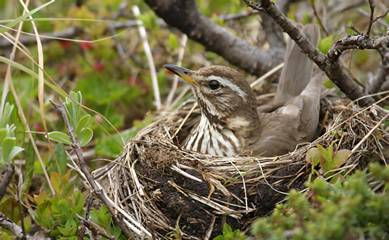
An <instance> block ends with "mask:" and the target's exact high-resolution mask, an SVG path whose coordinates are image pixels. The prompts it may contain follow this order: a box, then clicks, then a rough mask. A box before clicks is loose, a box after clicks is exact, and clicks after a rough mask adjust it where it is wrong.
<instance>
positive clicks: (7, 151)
mask: <svg viewBox="0 0 389 240" xmlns="http://www.w3.org/2000/svg"><path fill="white" fill-rule="evenodd" d="M13 110H14V106H13V105H11V104H9V103H6V104H5V106H4V109H3V112H2V113H1V116H0V143H1V145H0V153H1V158H0V168H2V167H4V166H5V165H7V164H9V163H11V161H12V159H14V158H15V157H16V156H17V155H18V154H19V153H21V152H22V151H23V148H22V147H20V146H18V145H17V144H16V137H15V129H16V127H15V125H14V124H12V123H10V119H11V114H12V112H13Z"/></svg>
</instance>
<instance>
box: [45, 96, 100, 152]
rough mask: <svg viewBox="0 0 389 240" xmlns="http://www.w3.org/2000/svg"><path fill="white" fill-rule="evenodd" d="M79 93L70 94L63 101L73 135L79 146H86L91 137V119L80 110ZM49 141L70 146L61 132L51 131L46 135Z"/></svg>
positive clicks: (64, 134) (68, 138)
mask: <svg viewBox="0 0 389 240" xmlns="http://www.w3.org/2000/svg"><path fill="white" fill-rule="evenodd" d="M81 104H82V94H81V92H70V94H69V97H66V99H65V103H64V105H65V108H66V113H67V115H68V118H69V121H70V125H71V126H72V128H73V129H74V132H75V135H76V137H77V138H78V140H79V141H80V145H81V147H82V146H85V145H87V144H88V143H89V142H90V141H91V140H92V137H93V130H92V117H91V115H89V114H87V113H85V111H84V110H83V109H82V107H81V106H82V105H81ZM48 137H49V139H50V140H52V141H55V142H58V143H63V144H67V145H70V144H72V142H71V140H70V137H69V135H68V134H67V133H65V132H62V131H52V132H49V133H48Z"/></svg>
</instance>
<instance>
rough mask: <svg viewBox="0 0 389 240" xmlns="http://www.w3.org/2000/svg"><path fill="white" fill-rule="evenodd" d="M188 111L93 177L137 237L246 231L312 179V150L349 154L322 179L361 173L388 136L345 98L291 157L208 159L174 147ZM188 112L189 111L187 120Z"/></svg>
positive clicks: (378, 121)
mask: <svg viewBox="0 0 389 240" xmlns="http://www.w3.org/2000/svg"><path fill="white" fill-rule="evenodd" d="M386 95H387V93H386ZM387 98H389V95H387V96H386V97H384V98H382V99H381V100H380V101H384V100H385V99H387ZM192 106H193V102H190V101H189V102H187V103H184V104H183V105H182V106H181V107H179V108H178V109H177V110H176V111H174V112H172V113H170V114H168V115H166V114H165V115H164V116H161V117H159V118H158V119H157V120H156V121H155V122H154V123H153V124H151V125H150V126H148V127H146V128H144V129H143V130H142V131H141V132H139V134H138V135H137V137H136V138H135V139H133V140H132V141H131V142H129V143H128V144H127V146H126V147H125V149H124V151H123V154H122V156H120V157H119V158H118V159H116V160H115V161H113V162H112V163H111V164H109V165H107V166H105V167H103V168H100V169H97V170H96V171H95V172H94V175H95V176H96V178H97V179H98V181H99V182H100V184H101V185H102V187H103V189H104V191H105V192H106V193H107V195H108V196H109V197H110V198H111V199H112V200H113V201H114V202H115V206H116V207H117V209H120V210H121V211H125V212H126V213H127V214H128V215H130V216H131V217H132V218H133V219H136V221H137V223H138V224H139V225H141V226H142V227H143V228H144V229H147V233H145V232H142V231H140V232H142V233H141V234H140V235H138V236H142V235H143V236H147V235H148V234H153V235H155V236H157V237H158V238H165V237H166V236H167V235H166V234H167V233H169V232H175V233H176V234H177V233H179V234H181V235H182V236H184V238H193V239H204V236H206V235H207V236H208V237H209V236H211V235H210V234H209V233H210V232H217V231H220V228H221V226H222V224H223V223H224V222H226V221H227V222H229V223H230V224H232V225H234V226H237V227H244V226H246V225H247V224H249V223H250V222H251V220H252V219H253V218H255V217H257V216H260V215H263V214H266V213H268V212H269V211H271V210H272V209H273V207H274V205H275V204H276V203H278V202H279V201H281V200H282V199H284V197H285V195H287V192H288V190H290V189H291V188H296V189H299V190H302V191H303V190H304V189H305V185H304V183H305V182H306V180H307V178H308V176H309V175H310V174H311V167H310V164H309V163H308V162H307V161H306V152H307V150H308V149H310V148H312V147H314V146H317V145H322V146H329V145H330V144H333V146H334V149H349V150H352V154H351V156H350V157H349V158H348V159H347V160H346V161H345V162H344V164H343V165H342V166H340V167H339V168H337V169H333V170H331V174H330V175H326V176H327V178H328V179H331V178H333V177H335V176H338V175H348V174H350V173H351V172H353V171H354V170H355V169H363V168H364V167H366V165H367V163H368V162H369V161H372V160H379V161H382V162H383V163H384V164H386V162H385V158H384V155H383V153H382V150H383V144H388V141H387V137H388V133H387V132H385V129H384V128H383V125H382V122H383V120H384V119H386V118H387V117H388V112H387V111H385V110H383V109H382V108H380V107H379V106H377V105H376V104H374V105H371V106H369V107H366V108H360V107H358V106H357V105H356V104H354V103H352V102H349V101H347V100H342V99H338V98H331V97H328V98H325V100H322V121H321V129H322V134H321V136H320V137H319V138H317V139H316V140H315V141H314V142H312V143H306V144H301V145H300V146H298V147H297V148H296V149H295V151H293V152H291V153H289V154H285V155H282V156H277V157H267V158H255V157H249V156H239V157H228V158H227V157H211V156H208V155H204V154H199V153H196V152H189V151H184V150H182V149H181V148H180V147H179V143H177V140H179V139H180V136H179V135H180V134H181V133H182V134H185V132H184V131H185V130H186V127H185V124H183V123H182V122H183V121H185V122H190V118H191V117H193V115H195V114H196V113H197V112H198V111H197V110H196V109H195V110H193V109H192ZM189 112H193V113H192V115H190V116H189V117H188V113H189ZM178 128H180V131H179V132H178V134H177V129H178ZM175 135H177V136H175ZM173 136H174V137H173ZM385 138H386V139H385ZM123 218H124V219H125V218H126V217H125V216H123ZM215 219H216V220H215ZM177 226H179V227H177ZM132 227H136V226H135V225H133V226H132ZM137 229H139V228H137ZM206 233H207V234H206Z"/></svg>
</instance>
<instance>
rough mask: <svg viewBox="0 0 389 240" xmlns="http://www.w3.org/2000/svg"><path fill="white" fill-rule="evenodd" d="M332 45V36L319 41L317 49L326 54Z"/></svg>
mask: <svg viewBox="0 0 389 240" xmlns="http://www.w3.org/2000/svg"><path fill="white" fill-rule="evenodd" d="M333 44H334V36H332V35H330V36H328V37H325V38H322V39H320V42H319V49H320V51H321V52H322V53H324V54H327V52H328V51H329V50H330V48H331V47H332V45H333Z"/></svg>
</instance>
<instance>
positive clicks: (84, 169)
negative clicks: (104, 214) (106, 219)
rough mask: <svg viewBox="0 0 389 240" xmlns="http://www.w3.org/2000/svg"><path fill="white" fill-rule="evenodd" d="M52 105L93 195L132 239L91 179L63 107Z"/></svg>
mask: <svg viewBox="0 0 389 240" xmlns="http://www.w3.org/2000/svg"><path fill="white" fill-rule="evenodd" d="M52 104H53V105H54V107H55V108H56V109H57V111H58V112H59V113H60V114H61V116H62V118H63V120H64V122H65V126H66V128H67V130H68V134H69V136H70V139H71V141H72V149H73V151H74V152H75V154H76V156H77V160H78V161H77V164H78V166H79V167H80V170H81V172H82V173H83V174H84V176H85V178H86V180H87V182H88V184H89V185H90V187H91V188H92V190H93V193H94V194H95V195H96V196H97V197H98V198H99V199H100V200H101V201H102V202H103V203H104V204H105V205H106V206H107V208H108V210H109V212H110V213H111V215H112V218H113V219H114V221H115V223H116V224H117V225H118V226H119V227H120V229H121V230H122V231H123V233H124V234H125V235H126V237H127V238H131V237H132V234H131V232H129V230H128V229H127V227H126V226H125V225H124V223H123V222H122V221H120V219H119V217H118V216H117V215H116V211H115V210H114V208H113V207H112V204H111V201H110V200H109V199H108V198H107V196H106V195H105V194H104V192H103V190H102V188H101V187H100V186H99V185H98V184H97V183H96V181H95V179H94V178H93V176H92V174H91V173H90V171H89V167H88V165H87V163H86V161H85V159H84V157H83V155H82V151H81V147H80V143H79V141H78V139H77V138H76V136H75V134H74V129H73V127H72V126H71V124H70V122H69V118H68V116H67V113H66V109H65V106H64V105H63V104H57V103H54V102H52Z"/></svg>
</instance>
